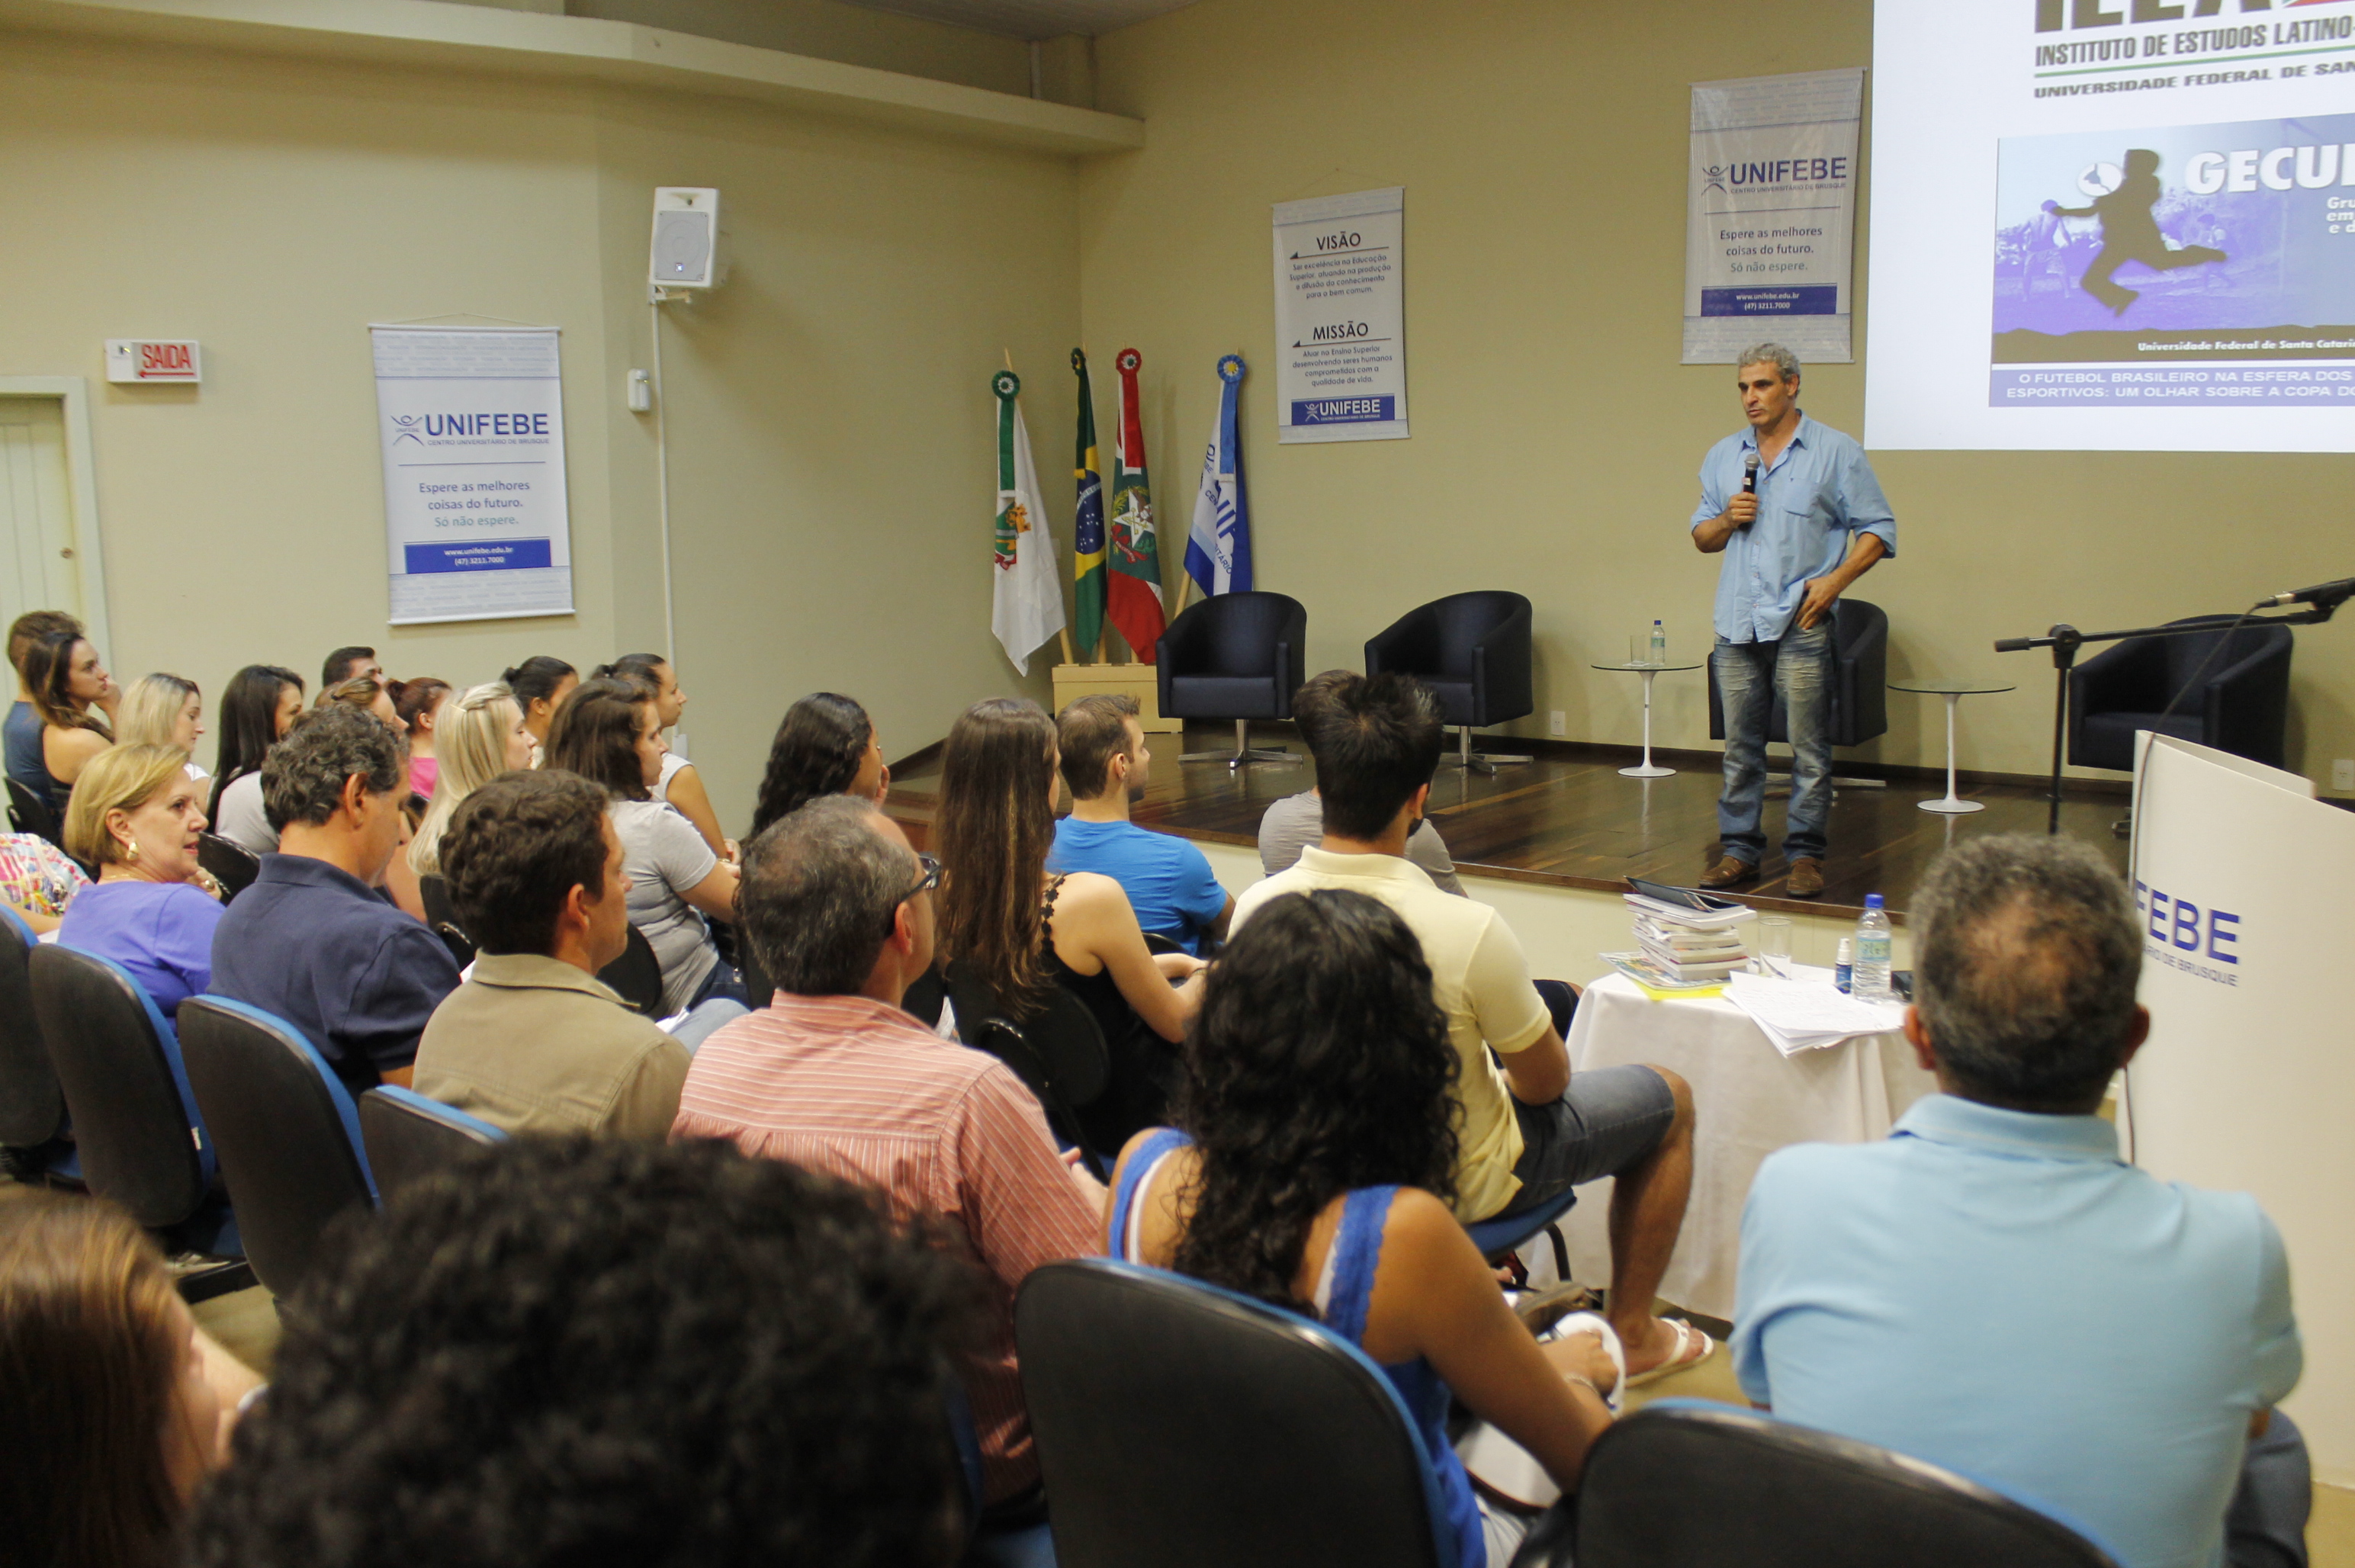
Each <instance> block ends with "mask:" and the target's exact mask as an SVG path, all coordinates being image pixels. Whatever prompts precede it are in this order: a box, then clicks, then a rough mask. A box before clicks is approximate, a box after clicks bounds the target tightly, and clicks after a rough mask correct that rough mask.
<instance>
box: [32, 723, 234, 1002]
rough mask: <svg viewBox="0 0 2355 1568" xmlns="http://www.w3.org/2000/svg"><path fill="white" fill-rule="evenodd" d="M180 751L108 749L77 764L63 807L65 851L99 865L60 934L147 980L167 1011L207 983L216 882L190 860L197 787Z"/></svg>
mask: <svg viewBox="0 0 2355 1568" xmlns="http://www.w3.org/2000/svg"><path fill="white" fill-rule="evenodd" d="M187 760H188V759H187V753H186V752H181V751H178V750H176V749H175V748H173V747H169V746H115V747H112V748H110V749H109V750H107V751H104V752H100V753H99V754H98V755H97V756H96V757H94V758H92V759H91V762H90V763H89V764H88V765H87V766H85V767H84V768H83V769H82V772H81V777H80V779H79V780H78V781H77V782H76V783H75V784H74V793H73V804H72V805H70V806H69V807H68V809H67V811H66V833H65V837H66V849H67V851H68V852H69V853H70V854H72V855H73V856H75V857H76V858H77V859H81V860H83V861H86V862H89V863H91V864H93V865H95V866H97V867H98V883H97V885H96V886H95V887H91V888H85V889H83V890H82V891H81V892H80V894H78V895H76V897H75V899H74V901H73V902H72V903H71V904H70V905H69V906H68V907H67V909H66V917H65V920H64V922H63V923H60V924H59V927H58V940H59V942H60V943H62V944H65V945H66V946H68V947H70V948H73V949H74V950H76V951H77V952H80V953H88V954H91V955H94V956H96V957H100V958H105V959H110V960H112V962H114V963H116V964H120V965H123V968H124V969H126V970H128V971H129V972H130V974H131V977H132V978H133V979H134V980H136V981H138V982H139V984H140V985H142V986H143V987H146V991H147V994H148V996H150V997H153V998H154V999H155V1006H156V1008H158V1009H159V1010H161V1011H162V1013H163V1014H164V1016H165V1018H171V1017H174V1016H175V1015H176V1014H177V1013H178V1011H179V1008H180V1003H181V1002H182V1001H183V1000H184V999H186V997H193V996H196V995H197V993H199V992H201V991H203V990H204V989H205V988H206V987H208V986H209V985H211V983H212V977H213V959H212V953H213V927H214V926H216V925H218V924H219V923H220V917H221V904H220V898H219V895H218V884H216V883H215V882H214V881H213V880H212V878H211V877H209V876H208V875H207V874H206V872H205V870H204V869H203V868H202V867H200V866H198V865H197V835H198V834H200V833H202V832H203V831H204V829H205V809H204V805H203V800H204V795H203V786H202V785H201V784H197V783H196V782H195V781H194V780H192V779H190V778H189V777H188V772H187V769H186V767H185V766H184V765H183V764H184V763H186V762H187Z"/></svg>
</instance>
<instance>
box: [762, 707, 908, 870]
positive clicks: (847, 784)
mask: <svg viewBox="0 0 2355 1568" xmlns="http://www.w3.org/2000/svg"><path fill="white" fill-rule="evenodd" d="M890 788H891V770H890V768H888V767H886V766H884V765H883V742H882V741H879V740H878V739H876V736H875V724H874V721H873V720H870V719H868V717H867V709H864V708H861V707H860V706H858V703H856V702H853V701H852V700H851V699H849V698H847V697H843V696H840V695H839V694H837V693H835V692H831V691H814V692H812V693H810V695H808V696H807V697H805V698H803V699H801V700H800V701H798V702H796V703H794V705H793V706H792V707H791V708H788V709H785V716H784V718H783V719H782V720H779V721H778V724H777V733H776V736H775V738H774V739H773V740H772V741H770V742H769V765H768V769H767V771H766V772H765V773H762V775H761V793H760V795H759V797H758V799H757V800H756V801H755V803H754V805H753V807H752V831H751V835H750V836H749V837H752V838H757V837H760V836H761V835H762V834H763V833H766V832H767V831H768V830H769V825H770V824H771V823H773V822H776V821H779V820H781V819H782V818H783V817H786V816H791V815H793V814H794V812H796V811H798V810H800V809H801V808H802V806H803V805H805V804H806V803H808V802H810V801H813V800H815V799H816V798H817V797H818V796H820V795H857V796H858V798H859V799H861V800H871V801H873V802H874V803H875V804H876V805H882V804H883V796H884V795H886V794H888V793H889V792H890Z"/></svg>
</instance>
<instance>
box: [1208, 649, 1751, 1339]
mask: <svg viewBox="0 0 2355 1568" xmlns="http://www.w3.org/2000/svg"><path fill="white" fill-rule="evenodd" d="M1301 732H1302V735H1303V736H1304V738H1305V740H1306V741H1307V742H1308V749H1309V750H1310V752H1313V753H1314V754H1315V755H1316V783H1317V788H1318V789H1319V790H1321V791H1322V792H1323V797H1324V806H1325V837H1324V840H1323V842H1322V843H1321V844H1312V845H1310V846H1309V847H1308V848H1305V849H1304V850H1302V851H1301V853H1300V863H1299V864H1298V865H1296V866H1295V867H1293V869H1290V870H1289V871H1286V872H1284V873H1283V874H1282V875H1281V876H1275V877H1270V878H1269V879H1268V880H1265V881H1263V882H1259V883H1256V884H1254V885H1253V886H1252V887H1251V888H1249V889H1246V890H1245V891H1244V892H1243V896H1242V897H1241V899H1240V900H1239V901H1237V903H1236V908H1235V918H1234V927H1235V929H1236V930H1237V931H1241V930H1242V929H1243V927H1244V926H1245V924H1246V923H1248V922H1249V921H1250V920H1251V918H1252V914H1253V912H1255V911H1257V910H1258V909H1259V908H1260V907H1261V906H1262V905H1263V904H1265V903H1267V902H1268V901H1270V900H1273V899H1275V898H1278V897H1281V896H1282V895H1284V894H1285V893H1294V892H1309V891H1315V890H1316V889H1319V888H1346V889H1348V890H1349V891H1353V892H1360V893H1364V894H1366V895H1368V896H1369V897H1370V898H1374V899H1377V900H1380V901H1381V902H1383V903H1385V904H1388V905H1389V906H1390V907H1391V910H1392V911H1393V912H1395V913H1396V914H1397V915H1398V916H1399V918H1400V919H1401V920H1403V921H1405V922H1406V923H1407V927H1408V929H1410V930H1411V931H1412V932H1413V933H1414V934H1415V938H1416V940H1417V941H1418V942H1420V943H1421V944H1422V946H1423V959H1424V962H1425V963H1426V964H1427V965H1429V967H1430V969H1431V979H1432V995H1433V999H1434V1000H1435V1001H1436V1002H1437V1003H1438V1004H1439V1010H1440V1013H1441V1014H1442V1016H1444V1018H1445V1019H1446V1020H1447V1032H1448V1038H1449V1040H1450V1041H1451V1042H1452V1043H1453V1044H1454V1045H1455V1053H1456V1056H1457V1058H1458V1059H1459V1068H1458V1072H1457V1076H1456V1080H1455V1097H1456V1102H1457V1104H1458V1105H1459V1106H1460V1107H1461V1108H1462V1112H1463V1118H1464V1119H1463V1123H1462V1125H1461V1126H1460V1127H1459V1129H1458V1132H1457V1136H1458V1139H1459V1141H1460V1145H1461V1147H1460V1148H1459V1149H1458V1159H1459V1162H1460V1163H1459V1164H1458V1166H1457V1169H1456V1177H1455V1187H1456V1191H1455V1213H1456V1216H1457V1217H1458V1218H1459V1219H1462V1220H1464V1221H1467V1222H1468V1221H1475V1220H1486V1219H1488V1218H1490V1217H1491V1216H1494V1215H1499V1214H1512V1213H1519V1212H1522V1211H1526V1210H1529V1209H1530V1208H1533V1207H1535V1206H1536V1205H1538V1204H1540V1203H1542V1202H1544V1201H1546V1200H1548V1199H1550V1198H1553V1197H1556V1196H1558V1195H1559V1194H1560V1193H1561V1191H1562V1189H1565V1188H1568V1187H1574V1186H1579V1185H1582V1184H1583V1183H1585V1182H1589V1181H1593V1180H1596V1179H1600V1178H1602V1177H1605V1176H1611V1177H1616V1178H1617V1180H1616V1181H1614V1183H1613V1186H1612V1194H1611V1227H1610V1229H1611V1286H1612V1288H1611V1326H1612V1328H1614V1329H1615V1330H1617V1332H1618V1335H1619V1338H1620V1339H1621V1340H1622V1341H1623V1342H1624V1343H1625V1346H1626V1350H1627V1371H1628V1373H1629V1376H1630V1379H1631V1381H1632V1380H1633V1379H1635V1378H1636V1377H1639V1376H1640V1377H1644V1378H1646V1379H1647V1380H1648V1378H1650V1377H1651V1376H1653V1375H1656V1374H1659V1375H1664V1374H1665V1373H1667V1372H1669V1371H1680V1370H1682V1369H1683V1368H1685V1367H1687V1366H1689V1365H1691V1364H1693V1363H1694V1362H1696V1361H1699V1360H1701V1358H1703V1357H1705V1356H1707V1355H1708V1354H1709V1353H1710V1350H1711V1349H1713V1348H1714V1347H1713V1346H1712V1344H1711V1341H1710V1339H1709V1337H1708V1336H1707V1335H1706V1334H1703V1333H1702V1332H1701V1331H1700V1329H1698V1328H1692V1327H1690V1326H1689V1325H1687V1324H1683V1323H1670V1322H1668V1321H1665V1320H1663V1319H1660V1318H1657V1317H1653V1316H1652V1296H1653V1292H1654V1291H1655V1290H1657V1288H1658V1286H1659V1283H1660V1276H1661V1275H1662V1274H1663V1273H1665V1272H1666V1270H1667V1268H1668V1255H1669V1253H1672V1252H1674V1251H1675V1250H1676V1244H1677V1232H1678V1230H1679V1229H1680V1228H1681V1227H1682V1225H1683V1222H1684V1212H1685V1199H1686V1196H1687V1195H1688V1193H1689V1191H1690V1189H1691V1186H1692V1123H1693V1114H1692V1100H1691V1095H1690V1093H1689V1090H1687V1088H1686V1087H1685V1083H1684V1080H1683V1079H1681V1078H1678V1076H1676V1074H1674V1073H1672V1072H1666V1071H1664V1070H1661V1069H1658V1068H1652V1067H1639V1066H1632V1065H1631V1066H1625V1067H1604V1068H1597V1069H1593V1070H1591V1071H1588V1072H1581V1073H1578V1074H1576V1075H1575V1076H1573V1075H1572V1072H1571V1071H1570V1056H1569V1052H1568V1051H1566V1050H1564V1048H1563V1045H1562V1038H1561V1024H1560V1023H1559V1022H1558V1021H1557V1020H1556V1019H1554V1018H1553V1017H1552V1016H1551V1015H1550V1012H1549V1010H1548V1007H1547V1004H1546V1002H1545V1001H1544V999H1542V998H1541V997H1540V995H1539V992H1538V989H1537V987H1536V986H1535V985H1533V984H1532V983H1531V982H1530V979H1529V965H1528V963H1527V962H1526V961H1525V960H1524V959H1523V957H1522V955H1521V944H1519V942H1518V941H1517V940H1515V938H1514V936H1513V933H1512V929H1511V928H1510V927H1509V926H1508V925H1507V924H1506V923H1505V922H1504V920H1503V918H1502V917H1501V916H1499V915H1498V914H1497V912H1496V911H1495V910H1493V909H1491V908H1489V907H1488V906H1487V904H1484V903H1479V902H1476V901H1473V900H1471V899H1463V898H1451V897H1449V896H1448V895H1447V894H1445V893H1443V892H1441V891H1439V890H1438V888H1436V887H1434V886H1433V884H1432V880H1431V878H1430V877H1429V876H1427V875H1425V874H1424V872H1423V868H1421V867H1420V866H1417V865H1415V864H1414V863H1413V862H1412V861H1411V860H1409V859H1406V858H1405V850H1406V841H1407V838H1408V837H1409V835H1410V834H1411V833H1412V830H1413V827H1414V824H1415V821H1416V819H1417V818H1419V817H1421V816H1422V815H1423V803H1424V802H1425V801H1426V800H1427V799H1428V798H1429V796H1430V794H1431V775H1432V773H1433V772H1434V771H1435V770H1436V769H1437V768H1438V766H1439V756H1440V751H1441V748H1442V745H1443V743H1444V740H1445V734H1444V730H1443V728H1442V726H1441V724H1440V721H1439V710H1438V708H1437V707H1436V706H1435V705H1434V704H1433V700H1432V697H1431V692H1430V690H1429V688H1426V687H1424V686H1423V684H1422V683H1421V682H1419V681H1416V680H1413V679H1412V678H1410V677H1404V676H1398V675H1380V676H1376V677H1373V678H1372V679H1370V680H1369V679H1368V678H1367V677H1364V676H1361V675H1354V674H1348V673H1347V672H1343V673H1342V674H1341V676H1340V678H1338V679H1336V680H1334V681H1333V682H1332V683H1331V684H1330V686H1329V687H1328V688H1327V689H1326V691H1325V693H1324V695H1323V696H1322V697H1321V698H1320V699H1317V700H1316V701H1315V702H1314V703H1312V705H1311V706H1310V709H1309V711H1308V714H1307V716H1306V718H1305V720H1304V721H1303V722H1302V724H1301ZM1492 1053H1493V1054H1492Z"/></svg>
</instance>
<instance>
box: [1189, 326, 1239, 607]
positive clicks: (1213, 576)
mask: <svg viewBox="0 0 2355 1568" xmlns="http://www.w3.org/2000/svg"><path fill="white" fill-rule="evenodd" d="M1242 379H1243V357H1242V356H1241V355H1240V354H1230V355H1228V356H1227V357H1224V358H1222V359H1220V361H1219V381H1220V388H1219V429H1218V433H1217V434H1216V435H1214V436H1212V437H1211V438H1210V447H1209V451H1208V452H1206V453H1203V455H1202V485H1201V488H1200V489H1199V491H1197V492H1196V493H1195V496H1194V526H1193V528H1191V529H1190V530H1188V533H1187V535H1186V575H1187V576H1188V577H1190V578H1192V579H1193V580H1194V581H1196V582H1197V583H1199V584H1200V585H1201V589H1202V592H1203V594H1204V595H1205V596H1206V597H1207V596H1209V595H1210V594H1214V593H1248V592H1251V587H1252V552H1251V504H1250V502H1249V501H1248V500H1247V499H1246V498H1245V496H1244V495H1243V443H1242V427H1241V421H1239V420H1238V419H1237V418H1236V409H1235V405H1236V400H1237V393H1238V392H1239V391H1240V389H1241V384H1242Z"/></svg>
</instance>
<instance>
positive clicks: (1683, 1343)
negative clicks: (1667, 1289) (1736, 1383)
mask: <svg viewBox="0 0 2355 1568" xmlns="http://www.w3.org/2000/svg"><path fill="white" fill-rule="evenodd" d="M1663 1321H1664V1322H1666V1323H1667V1324H1668V1327H1669V1328H1673V1329H1675V1330H1676V1331H1677V1348H1676V1349H1674V1350H1672V1351H1670V1352H1669V1353H1668V1360H1665V1361H1662V1362H1661V1363H1660V1364H1659V1365H1658V1366H1657V1367H1654V1368H1653V1369H1652V1370H1651V1371H1645V1372H1637V1373H1636V1375H1635V1376H1634V1377H1632V1378H1628V1379H1627V1380H1625V1386H1626V1387H1628V1388H1642V1387H1643V1386H1644V1385H1645V1384H1646V1383H1649V1382H1657V1381H1659V1380H1660V1379H1662V1378H1666V1377H1673V1376H1675V1375H1676V1374H1677V1373H1678V1372H1681V1371H1688V1370H1689V1369H1690V1368H1693V1367H1697V1366H1699V1365H1700V1364H1701V1363H1702V1362H1703V1361H1706V1360H1709V1358H1710V1355H1711V1354H1712V1353H1713V1352H1715V1350H1716V1349H1717V1341H1716V1340H1714V1339H1710V1337H1709V1336H1708V1335H1707V1334H1704V1333H1702V1332H1701V1331H1700V1329H1698V1328H1694V1327H1693V1326H1692V1325H1691V1324H1689V1323H1687V1322H1686V1321H1684V1320H1683V1319H1682V1318H1679V1317H1669V1318H1665V1319H1663ZM1695 1339H1699V1340H1700V1350H1699V1352H1697V1353H1696V1354H1693V1355H1687V1354H1685V1351H1686V1350H1687V1349H1689V1347H1690V1346H1691V1344H1692V1342H1693V1341H1694V1340H1695Z"/></svg>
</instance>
